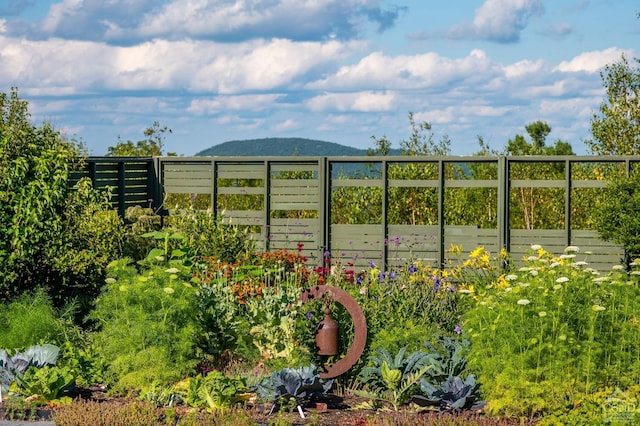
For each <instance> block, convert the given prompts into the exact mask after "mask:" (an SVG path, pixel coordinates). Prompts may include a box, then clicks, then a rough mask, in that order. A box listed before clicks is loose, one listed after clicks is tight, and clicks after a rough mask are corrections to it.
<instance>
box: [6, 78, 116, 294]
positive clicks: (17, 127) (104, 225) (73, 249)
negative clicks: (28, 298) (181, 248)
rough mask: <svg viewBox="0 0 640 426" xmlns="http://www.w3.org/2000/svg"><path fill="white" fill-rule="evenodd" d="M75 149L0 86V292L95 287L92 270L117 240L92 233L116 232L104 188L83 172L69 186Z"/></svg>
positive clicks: (64, 291) (103, 263)
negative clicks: (95, 185)
mask: <svg viewBox="0 0 640 426" xmlns="http://www.w3.org/2000/svg"><path fill="white" fill-rule="evenodd" d="M79 154H80V152H79V148H78V147H77V146H76V145H75V144H74V143H73V142H71V141H68V140H66V139H65V138H64V137H63V136H62V135H61V134H60V133H59V132H58V131H56V130H55V129H54V128H53V127H52V126H51V125H50V124H48V123H44V124H42V125H41V126H39V127H37V126H34V125H33V124H31V122H30V114H29V111H28V102H27V101H25V100H22V99H20V98H19V96H18V90H17V89H16V88H12V89H11V93H10V94H6V93H0V235H1V236H2V238H0V265H2V268H0V300H7V299H9V298H11V297H13V296H15V295H16V294H20V293H22V292H24V291H27V290H31V289H33V288H36V287H44V288H45V289H47V290H48V291H49V292H50V294H52V295H53V296H54V301H55V302H59V303H62V302H63V300H62V299H64V297H65V296H67V295H69V294H72V293H80V294H81V293H85V290H88V289H92V288H93V289H95V288H96V287H98V286H99V283H101V282H102V277H101V276H100V274H99V272H100V271H102V270H103V269H104V267H105V266H106V263H107V262H108V261H109V260H110V259H113V258H115V257H116V256H117V255H118V254H119V253H117V250H118V243H117V242H116V244H115V245H110V244H109V243H105V244H101V243H100V242H98V241H97V238H96V234H94V233H92V231H97V230H98V229H99V230H100V233H101V235H110V236H112V237H113V238H115V239H116V240H117V236H118V235H119V230H120V222H119V220H118V219H117V215H116V213H115V212H110V206H109V205H108V203H106V201H105V200H104V197H103V195H101V193H100V192H99V191H96V190H95V189H93V188H91V185H90V183H89V184H88V185H87V181H86V180H84V181H83V180H81V181H80V183H79V184H78V186H77V187H76V188H75V189H73V188H69V174H70V173H71V171H72V170H73V169H74V168H75V167H76V166H77V165H78V156H79ZM113 215H115V218H114V216H113ZM79 230H80V231H81V232H83V234H78V233H77V232H75V231H79ZM80 235H82V237H80ZM109 241H113V240H111V239H109ZM86 292H87V293H91V291H86Z"/></svg>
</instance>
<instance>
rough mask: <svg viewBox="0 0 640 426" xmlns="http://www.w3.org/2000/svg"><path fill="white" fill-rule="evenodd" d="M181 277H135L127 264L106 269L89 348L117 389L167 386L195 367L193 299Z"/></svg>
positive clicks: (175, 272)
mask: <svg viewBox="0 0 640 426" xmlns="http://www.w3.org/2000/svg"><path fill="white" fill-rule="evenodd" d="M181 274H182V273H181V272H180V271H179V269H178V268H177V267H167V266H162V267H160V266H156V267H151V268H149V269H143V270H142V271H141V272H140V273H138V272H137V271H136V269H135V268H134V267H133V266H132V265H130V264H129V260H128V259H121V260H119V261H117V262H113V263H112V264H111V265H110V267H109V275H110V277H109V278H108V279H107V281H108V283H107V285H106V287H105V289H104V291H103V293H102V294H101V295H100V297H99V298H98V299H97V300H96V307H95V310H94V311H93V312H92V313H91V315H90V318H91V319H92V320H94V321H96V322H97V325H98V327H99V330H98V332H97V333H96V334H95V336H94V343H95V345H96V346H97V347H99V348H101V356H102V357H103V359H104V361H105V362H106V363H107V364H109V371H110V373H111V374H112V378H111V381H112V383H114V384H115V385H116V388H117V389H119V390H123V391H131V390H143V389H146V388H149V387H151V386H152V385H153V384H154V383H157V384H169V383H172V382H175V381H178V380H179V379H181V378H183V377H184V376H186V375H187V374H188V373H190V372H192V371H193V368H194V367H195V365H196V364H197V363H198V361H199V356H198V353H197V348H196V343H195V342H196V336H197V335H198V334H199V333H200V332H201V329H200V328H199V326H198V323H197V321H196V317H195V308H196V299H197V296H198V294H197V290H196V289H195V288H193V287H192V285H191V284H190V283H189V282H187V281H185V279H184V278H183V277H182V275H181Z"/></svg>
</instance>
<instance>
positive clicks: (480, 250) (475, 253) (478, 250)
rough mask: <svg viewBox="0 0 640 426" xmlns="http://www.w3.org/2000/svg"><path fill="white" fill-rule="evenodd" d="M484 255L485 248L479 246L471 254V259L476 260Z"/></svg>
mask: <svg viewBox="0 0 640 426" xmlns="http://www.w3.org/2000/svg"><path fill="white" fill-rule="evenodd" d="M482 254H484V246H478V247H476V248H475V249H473V251H472V252H471V253H470V254H469V258H471V259H475V258H477V257H479V256H480V255H482Z"/></svg>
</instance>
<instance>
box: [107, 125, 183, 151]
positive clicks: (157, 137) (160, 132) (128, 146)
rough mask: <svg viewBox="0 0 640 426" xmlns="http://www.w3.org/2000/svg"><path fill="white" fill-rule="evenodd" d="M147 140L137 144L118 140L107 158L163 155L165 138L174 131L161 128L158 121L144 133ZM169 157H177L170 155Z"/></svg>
mask: <svg viewBox="0 0 640 426" xmlns="http://www.w3.org/2000/svg"><path fill="white" fill-rule="evenodd" d="M143 133H144V136H145V139H142V140H139V141H137V142H133V141H130V140H128V141H126V142H124V141H122V140H121V139H120V138H118V143H117V144H116V145H115V146H110V147H109V148H107V157H153V156H161V155H163V150H164V138H165V137H166V134H167V133H173V131H172V130H171V129H170V128H169V127H167V126H160V123H159V122H158V121H154V122H153V124H152V125H151V127H147V128H146V129H145V130H144V131H143ZM167 155H176V154H175V153H168V154H167Z"/></svg>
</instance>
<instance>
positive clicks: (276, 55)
mask: <svg viewBox="0 0 640 426" xmlns="http://www.w3.org/2000/svg"><path fill="white" fill-rule="evenodd" d="M638 12H640V3H638V1H637V0H456V1H442V0H437V1H436V0H390V1H387V0H57V1H55V0H0V91H3V92H9V90H10V88H11V87H17V88H18V91H19V95H20V97H21V98H22V99H26V100H27V101H29V105H30V111H31V114H32V120H33V121H34V124H38V123H42V122H43V121H46V122H50V123H52V124H53V125H54V126H55V127H56V128H57V129H59V130H61V131H62V132H63V133H64V134H65V135H66V136H67V137H69V138H72V139H76V140H80V141H82V142H83V143H84V144H85V145H86V147H87V148H88V150H89V153H90V154H91V155H104V154H106V152H107V148H108V147H109V146H113V145H115V144H116V143H117V142H118V140H123V141H126V140H132V141H138V140H140V139H143V138H144V136H143V131H144V129H146V128H148V127H150V126H151V125H152V124H153V122H154V121H157V122H159V123H160V125H161V126H167V127H169V128H170V129H171V130H172V133H171V134H169V135H167V136H166V139H165V149H166V151H174V152H177V153H179V154H182V155H194V154H196V153H197V152H199V151H201V150H204V149H206V148H209V147H211V146H213V145H217V144H220V143H223V142H226V141H229V140H237V139H256V138H265V137H302V138H310V139H319V140H325V141H330V142H336V143H340V144H343V145H348V146H352V147H356V148H370V147H373V139H372V138H373V137H375V138H381V137H383V136H386V137H387V138H388V140H389V141H391V142H392V145H393V147H398V146H399V142H400V141H401V140H406V139H408V138H409V135H410V131H411V129H410V126H409V120H408V114H409V112H412V113H413V114H414V117H415V119H416V120H417V122H429V123H430V124H431V126H432V130H433V134H434V138H435V139H436V140H439V139H440V138H442V137H445V136H447V137H449V139H450V140H451V153H452V154H454V155H472V154H474V153H476V152H478V151H479V144H478V137H479V136H480V137H482V138H483V140H484V141H485V143H487V144H489V146H490V147H491V148H493V149H496V150H502V149H503V148H504V147H505V145H506V144H507V142H508V140H509V139H512V138H513V137H514V136H515V135H517V134H522V135H526V131H525V128H524V126H525V125H527V124H529V123H532V122H534V121H537V120H541V121H544V122H546V123H548V124H549V126H551V129H552V131H551V133H550V134H549V136H548V139H547V144H553V143H554V142H555V141H556V140H558V139H561V140H563V141H566V142H569V143H570V144H571V145H572V146H573V149H574V151H575V152H576V153H578V154H588V150H587V148H586V145H585V143H584V140H585V139H588V138H589V137H590V121H591V118H592V117H593V114H594V113H597V112H598V108H599V106H600V104H601V103H602V102H603V101H604V99H605V92H604V88H603V83H602V78H601V71H602V70H603V67H604V66H606V65H607V64H612V63H615V62H619V61H620V60H621V58H622V55H623V54H624V55H625V56H626V57H627V59H629V60H630V62H631V63H632V64H635V63H634V62H633V58H636V57H638V56H640V52H639V51H640V19H639V18H638ZM636 65H637V64H636Z"/></svg>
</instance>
